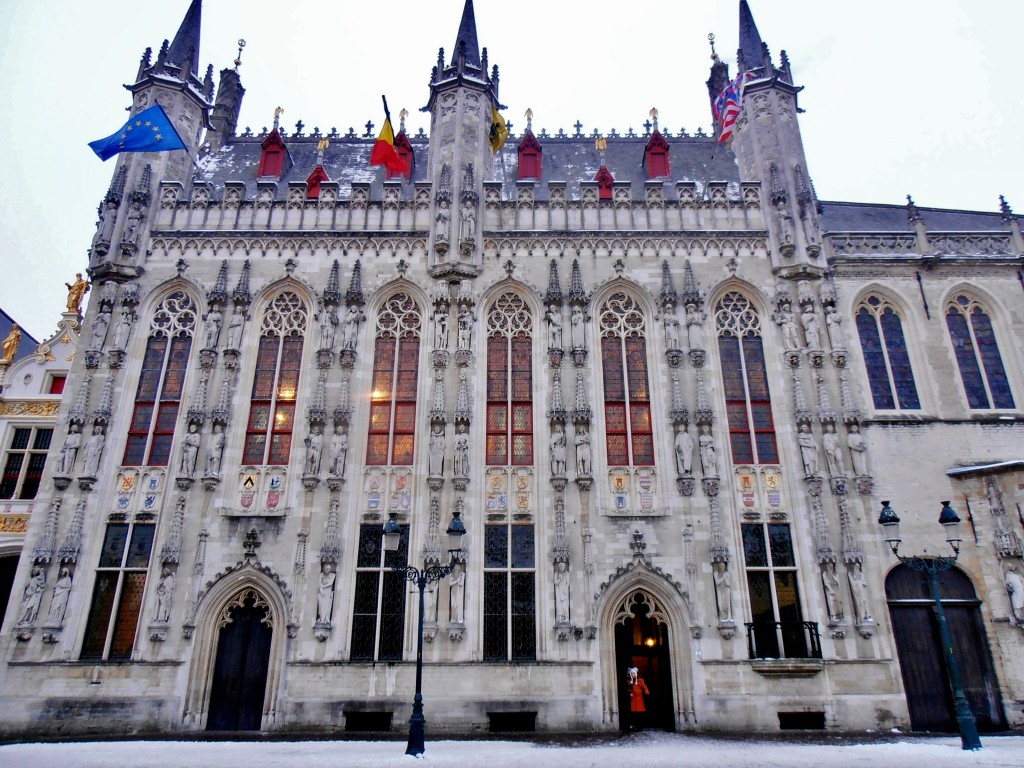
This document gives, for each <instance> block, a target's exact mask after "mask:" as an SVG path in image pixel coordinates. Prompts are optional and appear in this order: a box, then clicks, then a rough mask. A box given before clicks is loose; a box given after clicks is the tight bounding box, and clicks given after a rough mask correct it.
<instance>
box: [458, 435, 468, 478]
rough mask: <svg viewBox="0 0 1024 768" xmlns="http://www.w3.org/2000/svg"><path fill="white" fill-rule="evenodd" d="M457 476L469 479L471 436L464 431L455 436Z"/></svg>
mask: <svg viewBox="0 0 1024 768" xmlns="http://www.w3.org/2000/svg"><path fill="white" fill-rule="evenodd" d="M463 429H465V428H463ZM454 469H455V474H456V475H458V476H460V477H469V435H467V434H466V433H465V432H464V431H463V432H459V434H458V435H456V436H455V467H454Z"/></svg>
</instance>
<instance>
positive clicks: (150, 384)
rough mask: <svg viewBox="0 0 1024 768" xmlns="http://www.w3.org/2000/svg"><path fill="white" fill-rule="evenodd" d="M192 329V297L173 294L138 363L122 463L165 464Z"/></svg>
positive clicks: (154, 323)
mask: <svg viewBox="0 0 1024 768" xmlns="http://www.w3.org/2000/svg"><path fill="white" fill-rule="evenodd" d="M195 329H196V305H195V302H194V301H193V300H192V297H191V296H189V295H188V294H187V293H185V292H184V291H174V293H171V294H170V295H168V296H167V297H166V298H165V299H164V300H163V301H161V302H160V305H159V306H158V307H157V309H156V312H155V313H154V314H153V320H152V322H151V323H150V327H149V338H148V340H147V341H146V353H145V356H144V357H143V358H142V370H141V371H140V372H139V385H138V388H137V389H136V390H135V408H134V410H133V411H132V421H131V425H130V426H129V428H128V440H127V442H126V443H125V449H124V462H123V463H124V464H126V465H131V466H140V465H151V466H166V465H167V461H168V459H169V457H170V455H171V444H172V443H173V442H174V425H175V423H176V422H177V421H178V412H179V411H180V410H181V395H182V390H183V388H184V384H185V370H186V368H187V366H188V356H189V352H190V351H191V350H192V337H193V335H194V334H195Z"/></svg>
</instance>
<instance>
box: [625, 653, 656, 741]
mask: <svg viewBox="0 0 1024 768" xmlns="http://www.w3.org/2000/svg"><path fill="white" fill-rule="evenodd" d="M627 674H628V685H629V711H630V712H631V713H632V714H633V716H634V723H637V722H639V721H640V719H641V718H640V717H639V716H641V715H643V714H644V713H646V712H647V707H646V705H645V704H644V695H645V694H646V695H647V696H650V695H651V692H650V691H649V690H648V689H647V684H646V683H645V682H644V679H643V678H642V677H640V670H638V669H637V668H636V667H630V668H629V670H628V671H627ZM634 727H635V726H634Z"/></svg>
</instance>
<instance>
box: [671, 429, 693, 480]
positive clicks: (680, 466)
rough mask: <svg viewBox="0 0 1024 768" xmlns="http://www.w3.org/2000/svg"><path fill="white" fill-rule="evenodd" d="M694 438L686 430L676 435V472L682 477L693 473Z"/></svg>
mask: <svg viewBox="0 0 1024 768" xmlns="http://www.w3.org/2000/svg"><path fill="white" fill-rule="evenodd" d="M693 448H694V442H693V438H692V437H690V433H689V432H687V431H686V430H685V429H681V430H679V432H677V433H676V444H675V450H676V472H677V473H678V474H680V475H690V474H692V473H693Z"/></svg>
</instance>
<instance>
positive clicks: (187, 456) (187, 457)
mask: <svg viewBox="0 0 1024 768" xmlns="http://www.w3.org/2000/svg"><path fill="white" fill-rule="evenodd" d="M199 439H200V438H199V427H197V426H196V425H195V424H189V426H188V432H187V433H186V434H185V436H184V437H183V438H182V439H181V466H180V470H181V474H182V475H184V476H186V477H192V476H193V475H194V474H195V473H196V462H197V461H198V459H199Z"/></svg>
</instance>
